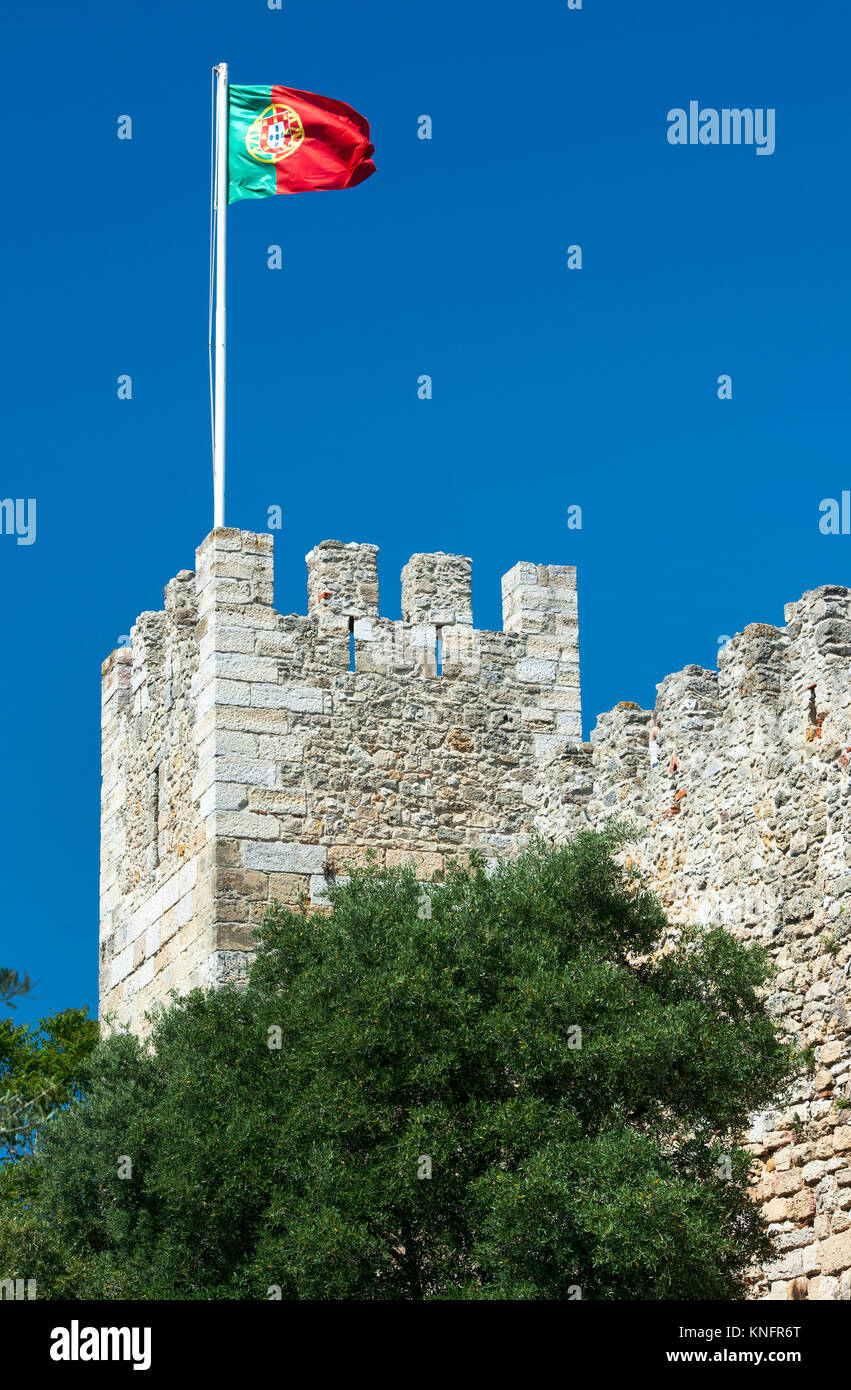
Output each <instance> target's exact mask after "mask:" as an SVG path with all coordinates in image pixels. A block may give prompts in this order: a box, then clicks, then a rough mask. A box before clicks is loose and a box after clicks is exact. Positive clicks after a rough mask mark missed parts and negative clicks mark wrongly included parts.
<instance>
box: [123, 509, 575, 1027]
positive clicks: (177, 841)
mask: <svg viewBox="0 0 851 1390" xmlns="http://www.w3.org/2000/svg"><path fill="white" fill-rule="evenodd" d="M307 569H308V601H307V616H306V617H305V616H298V615H290V616H282V615H280V614H278V613H276V612H275V609H274V607H273V567H272V537H271V535H268V534H265V535H254V534H252V533H250V532H245V531H237V530H229V529H219V530H216V531H214V532H212V533H211V534H210V535H209V536H208V537H207V538H206V540H205V541H204V543H203V544H202V545H201V547H200V548H199V550H198V552H197V556H196V569H195V571H194V572H190V571H186V570H182V571H181V572H180V574H179V575H178V576H177V578H176V579H175V580H173V581H172V582H171V583H170V584H169V585H168V587H167V588H166V591H165V607H164V611H163V612H161V613H144V614H142V615H141V617H140V618H139V619H138V621H137V623H136V625H135V627H134V628H133V630H132V633H131V643H132V645H131V647H129V648H123V649H120V650H118V651H116V652H113V653H112V655H111V656H110V657H109V659H108V660H107V661H106V662H105V664H104V667H103V794H102V852H101V924H100V1003H101V1015H102V1017H104V1018H107V1017H109V1018H111V1019H112V1020H113V1023H114V1025H115V1026H127V1027H129V1028H131V1029H132V1030H134V1031H136V1032H139V1033H143V1032H145V1031H146V1027H147V1025H146V1023H145V1019H144V1014H145V1011H146V1010H148V1009H150V1008H151V1007H152V1006H153V1005H155V1004H157V1003H158V1002H162V1001H164V1000H166V998H167V997H168V994H169V992H170V991H171V990H172V989H176V990H178V991H179V992H184V991H186V990H188V989H190V988H192V987H194V986H196V985H201V986H208V985H216V984H220V983H222V982H224V981H226V980H232V979H236V978H239V977H240V975H242V974H243V973H244V971H245V969H246V966H247V963H248V960H249V959H250V953H251V949H252V932H253V930H254V928H255V927H256V926H257V924H258V923H259V921H260V919H261V918H262V916H263V914H264V912H265V910H266V908H267V906H268V904H269V902H270V901H273V900H275V899H278V900H280V901H281V902H283V903H287V904H295V903H296V902H298V901H299V899H300V898H301V897H302V896H305V897H307V898H308V899H309V900H310V901H311V902H312V903H314V904H320V903H321V902H322V898H323V894H324V892H325V889H326V885H327V883H328V881H329V879H331V878H333V876H334V875H336V874H338V873H342V872H344V871H345V866H346V864H347V863H352V862H358V861H360V860H362V859H363V856H364V854H365V852H366V850H367V849H371V850H372V851H374V852H375V853H376V855H377V856H378V859H379V862H381V863H383V864H386V865H388V866H393V865H398V864H401V863H403V862H411V863H413V864H414V866H415V868H416V871H417V873H418V874H419V875H420V876H421V877H422V878H423V879H427V878H430V877H431V876H432V875H433V874H435V873H440V872H441V871H443V869H444V868H445V865H446V861H447V859H448V858H449V857H452V856H463V855H464V854H466V853H467V852H468V851H469V850H471V849H478V850H481V851H483V852H484V853H485V855H487V856H490V857H494V856H496V855H497V854H502V853H505V852H509V851H511V850H512V849H515V848H517V847H518V846H520V845H521V844H523V843H524V842H525V841H526V840H527V839H528V837H529V836H530V835H531V834H532V832H533V830H534V823H535V815H536V809H537V796H538V786H539V779H540V774H541V769H542V766H543V765H544V762H545V761H546V760H547V759H550V758H552V757H553V756H556V755H558V754H559V753H561V752H562V751H564V750H565V749H567V748H568V747H569V746H570V745H571V744H572V743H575V742H576V740H578V739H579V738H580V737H581V734H580V704H579V651H578V626H577V607H576V573H575V570H573V569H570V568H567V567H565V566H543V565H533V564H528V563H524V564H520V565H516V566H515V567H514V569H513V570H511V571H510V573H509V574H508V575H506V577H505V579H504V580H503V595H504V628H505V630H504V631H503V632H482V631H479V630H477V629H475V628H474V627H473V613H472V599H471V578H470V575H471V564H470V561H469V559H467V558H466V557H464V556H459V555H445V554H443V553H438V554H434V555H414V556H413V557H412V558H411V560H410V561H409V562H408V564H407V565H406V566H405V568H404V570H403V572H402V611H403V619H402V621H401V622H392V621H390V620H388V619H386V618H382V617H381V616H380V612H379V595H378V571H377V548H376V547H375V546H373V545H356V544H349V545H346V544H343V543H342V542H340V541H323V542H321V544H319V545H317V546H316V547H315V548H314V549H313V550H312V551H311V552H310V554H309V555H308V556H307Z"/></svg>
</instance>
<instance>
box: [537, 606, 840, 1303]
mask: <svg viewBox="0 0 851 1390" xmlns="http://www.w3.org/2000/svg"><path fill="white" fill-rule="evenodd" d="M785 616H786V626H785V627H782V628H777V627H771V626H768V625H766V624H761V623H760V624H753V625H752V626H750V627H747V628H745V630H744V632H743V633H741V634H740V635H738V636H736V637H734V638H733V639H732V640H731V641H730V642H728V643H727V644H726V646H724V647H723V648H722V649H721V652H720V654H719V662H718V665H719V669H718V671H717V672H715V671H705V670H703V669H701V668H700V667H698V666H687V667H686V669H685V670H684V671H680V672H678V673H677V674H676V675H671V676H668V677H666V679H665V680H664V681H662V683H661V685H659V686H658V687H657V691H658V694H657V700H656V706H655V710H654V711H650V710H643V709H641V708H640V707H639V706H638V705H635V704H630V703H624V704H621V705H618V706H617V707H616V708H615V709H614V710H612V711H611V712H610V713H608V714H605V715H602V716H600V718H599V720H598V723H597V727H596V728H595V730H594V731H593V733H592V735H591V742H590V744H587V745H581V746H578V747H575V748H572V749H567V750H554V752H553V754H552V756H551V758H550V763H549V768H548V769H546V770H545V772H544V773H543V774H542V783H541V806H540V813H539V817H538V821H537V828H538V829H540V830H541V831H542V833H543V834H545V835H546V836H548V837H549V838H551V839H553V840H555V841H559V840H561V839H563V838H564V837H565V836H568V835H570V834H572V833H574V832H575V831H576V830H577V829H581V828H582V827H583V826H587V825H588V824H589V823H592V824H594V825H599V824H601V823H603V822H604V821H605V820H606V819H607V818H608V817H609V816H611V815H613V814H620V815H623V816H625V817H626V818H627V819H629V820H632V821H633V822H634V823H635V824H636V825H637V826H638V828H639V831H640V832H641V833H642V835H643V838H642V839H641V840H640V841H639V842H638V843H637V844H636V845H635V847H634V852H633V855H632V857H633V858H634V860H635V862H637V863H639V864H640V865H641V866H642V868H643V869H644V870H646V872H647V873H648V874H649V876H650V879H651V880H652V883H653V886H654V887H655V889H656V891H657V892H658V893H659V894H660V896H661V898H662V900H663V902H664V903H665V906H666V908H667V910H668V914H669V919H670V920H671V922H672V923H673V924H675V925H676V924H677V923H681V924H684V923H692V922H707V923H708V922H713V923H714V922H720V923H721V924H723V925H725V926H727V927H728V928H729V929H730V930H732V931H734V932H735V933H736V934H738V935H739V936H741V937H743V938H744V939H746V940H752V941H760V942H762V943H763V944H765V945H766V946H767V947H768V948H769V950H770V952H771V954H772V956H773V957H774V960H775V963H776V966H777V970H778V974H777V977H776V980H775V982H774V985H773V991H772V994H771V997H770V1007H771V1009H772V1010H773V1012H774V1014H775V1015H776V1017H777V1020H778V1022H779V1024H780V1025H781V1029H782V1031H783V1032H784V1033H785V1034H787V1035H794V1036H795V1037H796V1038H798V1039H799V1040H800V1041H801V1042H802V1043H805V1044H809V1045H811V1046H813V1047H814V1049H815V1055H816V1058H817V1068H816V1072H815V1076H814V1077H813V1078H811V1079H805V1080H803V1081H802V1082H801V1083H800V1084H799V1085H797V1086H796V1087H795V1088H794V1089H793V1091H792V1093H791V1094H790V1095H789V1096H788V1097H787V1099H786V1102H785V1103H784V1104H783V1105H781V1106H780V1107H779V1108H778V1109H777V1110H776V1111H775V1112H773V1113H771V1114H767V1115H758V1116H754V1117H753V1120H752V1129H751V1133H750V1135H749V1139H750V1144H751V1147H752V1150H753V1153H754V1154H755V1156H756V1157H757V1158H758V1159H759V1160H760V1176H759V1182H758V1184H757V1185H756V1186H755V1189H754V1196H755V1199H756V1200H758V1201H760V1202H761V1203H762V1205H763V1211H764V1215H765V1218H766V1220H767V1222H768V1223H769V1227H770V1229H771V1231H772V1232H773V1233H774V1235H775V1237H776V1245H777V1251H778V1254H777V1258H776V1259H775V1260H773V1261H772V1262H771V1263H769V1264H768V1265H767V1266H766V1268H765V1270H764V1271H762V1272H761V1274H760V1276H759V1277H758V1278H757V1279H756V1281H755V1284H754V1293H755V1295H756V1296H761V1297H769V1298H774V1299H785V1298H816V1299H838V1298H843V1299H849V1298H851V1272H850V1271H851V1109H848V1108H846V1105H845V1104H844V1103H847V1102H848V1101H849V1100H851V925H849V919H851V838H849V832H851V794H849V763H848V758H849V756H851V749H849V745H851V702H849V696H851V662H849V657H851V595H849V591H848V590H847V589H844V588H837V587H824V588H820V589H815V590H813V591H812V592H810V593H807V594H804V596H803V598H802V599H801V600H800V602H799V603H794V604H789V605H788V606H787V608H786V614H785ZM809 687H814V688H813V689H810V688H809ZM654 726H655V727H656V728H657V729H658V730H659V733H658V735H657V737H656V739H655V742H656V743H657V744H658V746H659V757H658V765H657V766H656V768H655V769H653V768H651V766H650V752H649V744H650V733H651V729H652V728H653V727H654Z"/></svg>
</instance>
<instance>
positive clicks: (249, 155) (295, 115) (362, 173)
mask: <svg viewBox="0 0 851 1390" xmlns="http://www.w3.org/2000/svg"><path fill="white" fill-rule="evenodd" d="M374 153H375V151H374V149H373V147H372V145H371V144H370V142H369V122H368V121H367V120H366V119H365V118H364V117H363V116H361V115H359V113H358V112H357V111H354V110H353V109H352V107H351V106H347V105H346V103H345V102H343V101H333V100H332V99H331V98H330V97H320V96H316V95H314V93H313V92H299V91H297V90H296V88H295V87H234V86H231V87H229V88H228V181H229V187H228V202H229V203H236V202H239V200H240V198H268V197H269V196H270V195H271V194H273V193H309V192H311V191H313V190H315V189H327V188H354V186H355V184H358V183H363V181H364V179H368V178H369V176H370V174H374V173H375V165H374V164H373V162H372V155H373V154H374Z"/></svg>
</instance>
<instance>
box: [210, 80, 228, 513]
mask: <svg viewBox="0 0 851 1390" xmlns="http://www.w3.org/2000/svg"><path fill="white" fill-rule="evenodd" d="M216 71H217V73H218V84H217V104H216V395H215V424H214V427H213V495H214V497H213V502H214V505H213V525H214V526H216V527H218V526H224V524H225V375H226V373H225V352H226V348H225V329H226V321H225V304H226V300H225V268H226V260H225V251H226V233H227V208H228V65H227V63H219V65H218V67H217V69H216Z"/></svg>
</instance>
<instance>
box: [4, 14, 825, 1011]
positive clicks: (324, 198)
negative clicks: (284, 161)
mask: <svg viewBox="0 0 851 1390" xmlns="http://www.w3.org/2000/svg"><path fill="white" fill-rule="evenodd" d="M2 38H3V53H4V106H5V109H6V113H7V115H6V123H5V131H6V157H5V174H4V182H5V189H6V201H5V215H4V217H3V219H2V223H0V238H2V268H3V309H4V312H3V330H2V339H1V340H2V354H3V363H2V389H3V435H4V440H3V443H4V447H3V463H2V469H0V498H3V497H12V498H19V497H20V498H29V497H34V498H36V499H37V506H38V510H37V539H36V543H35V544H34V545H31V546H17V545H16V544H15V542H14V539H13V538H10V537H8V536H5V535H3V536H0V585H2V590H0V592H2V599H3V601H2V607H0V641H1V642H2V658H3V660H2V671H3V680H2V688H1V689H0V728H2V748H3V755H2V767H3V794H2V798H0V801H1V802H2V804H0V845H1V846H2V850H0V854H2V885H3V896H2V908H0V911H2V919H0V920H2V925H0V964H4V965H9V966H13V967H16V968H17V969H19V970H21V971H27V972H28V973H29V974H30V975H33V976H36V977H37V978H38V979H39V981H40V985H39V990H38V995H37V998H36V999H35V1000H34V1001H31V1002H25V1003H24V1004H23V1005H22V1007H21V1008H20V1009H19V1013H18V1017H20V1018H32V1017H37V1016H38V1015H39V1014H41V1013H45V1012H48V1011H52V1010H54V1009H58V1008H63V1007H69V1006H72V1005H82V1004H89V1005H91V1006H92V1007H93V1008H94V1006H95V1005H96V992H97V976H96V971H97V932H98V820H99V752H100V750H99V699H100V664H101V661H102V660H103V658H104V657H105V656H106V655H107V653H108V652H109V651H110V650H111V649H112V648H113V647H114V646H116V644H117V642H118V639H119V637H120V635H121V634H122V633H126V632H128V631H129V628H130V625H131V623H132V622H133V620H134V619H135V617H136V615H137V614H138V613H139V612H140V611H141V610H144V609H151V608H158V607H160V606H161V601H162V586H163V585H164V584H165V583H166V581H167V580H168V579H169V578H170V577H171V576H172V575H174V574H175V573H176V572H177V571H178V570H179V569H181V568H183V567H188V568H191V567H193V565H194V551H195V547H196V545H197V544H198V543H199V542H200V540H201V539H202V538H203V536H204V535H205V534H206V532H207V531H208V530H209V529H210V526H211V514H212V500H211V476H210V457H209V411H208V396H207V346H206V343H207V336H206V335H207V236H208V190H209V134H208V132H209V115H210V112H209V84H210V68H211V66H212V64H213V63H215V62H217V61H219V60H220V59H225V60H227V61H228V62H229V64H230V72H231V79H232V80H233V81H234V82H237V83H258V84H259V83H269V84H272V83H282V84H285V85H289V86H295V87H303V88H307V89H308V90H311V91H316V92H320V93H324V94H326V95H329V96H333V97H337V98H340V99H342V100H345V101H348V102H350V103H351V104H352V105H354V106H355V107H357V108H358V110H360V111H362V112H363V113H364V114H365V115H366V116H367V117H368V118H369V119H370V121H371V122H372V130H373V140H374V143H375V146H376V162H377V164H378V169H379V172H378V174H377V176H376V177H374V178H372V179H371V180H369V181H368V182H367V183H365V184H363V185H362V186H361V187H360V188H357V189H355V190H353V191H350V192H345V193H328V194H315V195H312V196H309V195H301V196H296V197H279V198H269V199H266V200H264V201H258V202H243V203H241V204H238V205H237V206H236V207H235V208H233V209H232V210H231V215H230V219H229V242H230V256H229V269H230V287H229V288H230V293H229V301H230V302H229V325H230V327H229V345H230V363H229V368H230V383H229V387H230V389H229V411H230V414H229V497H228V521H229V523H230V524H232V525H238V526H242V527H247V528H254V529H263V528H264V527H265V524H266V516H267V507H268V506H270V505H272V504H279V505H281V506H282V507H283V509H284V529H283V532H282V533H281V534H280V535H279V536H278V538H277V539H276V550H277V576H276V579H277V605H278V608H279V609H280V610H282V611H284V612H293V611H304V609H305V594H304V588H305V575H304V562H303V557H304V554H305V552H306V551H307V550H308V549H309V548H310V547H311V546H312V545H313V544H315V542H317V541H318V540H321V539H323V538H325V537H337V538H339V539H342V540H358V541H372V542H375V543H377V544H378V545H379V546H380V548H381V552H380V558H379V563H380V575H381V583H382V611H383V612H384V613H385V614H386V615H387V616H389V617H398V616H399V583H398V575H399V570H400V568H401V566H402V565H403V564H404V562H405V560H406V559H407V558H408V556H409V555H410V554H411V553H412V552H414V551H423V550H425V551H427V550H438V549H442V550H448V551H459V552H462V553H464V554H467V555H470V556H472V557H473V560H474V568H473V573H474V590H473V599H474V610H475V619H476V624H477V626H480V627H488V628H493V627H499V626H501V616H500V600H499V580H500V576H501V575H502V574H503V573H504V572H505V571H506V570H507V569H508V568H509V567H510V566H511V565H512V564H514V562H515V561H517V560H520V559H523V560H534V561H538V562H545V563H570V564H575V565H577V566H578V568H579V585H580V623H581V640H582V661H583V671H582V675H583V711H584V728H585V730H586V732H587V731H588V730H589V729H590V728H591V727H593V724H594V722H595V719H596V715H597V714H598V712H600V711H601V710H605V709H608V708H610V707H611V706H612V705H613V704H615V703H616V702H617V701H619V700H622V699H635V700H638V701H640V702H641V703H642V704H644V705H647V704H651V703H652V701H653V698H654V687H655V684H656V683H657V682H658V681H660V680H661V679H662V678H663V677H664V676H665V675H666V674H667V673H668V672H669V671H673V670H676V669H678V668H679V667H681V666H683V665H685V664H687V663H690V662H698V663H701V664H703V665H706V666H713V665H714V664H715V659H716V650H717V642H718V638H719V636H720V635H721V634H726V633H733V632H736V631H738V630H740V629H741V628H742V627H743V626H744V625H745V624H746V623H748V622H752V621H764V622H781V621H782V605H783V603H784V601H787V600H789V599H795V598H797V597H798V596H799V595H800V594H801V593H802V592H803V590H805V589H807V588H812V587H813V586H815V585H817V584H822V583H827V582H840V583H841V582H847V581H848V580H849V578H851V574H849V546H851V538H847V537H845V538H843V537H825V536H823V535H821V534H820V532H819V528H818V521H819V502H820V500H821V499H822V498H825V497H839V496H840V493H841V491H842V489H843V488H851V466H849V463H848V448H847V438H846V436H847V432H848V426H847V396H848V374H849V347H848V322H849V284H848V255H849V253H848V247H849V245H850V244H851V236H850V235H849V191H848V190H849V181H848V174H849V169H848V135H847V131H848V121H849V106H848V74H847V54H848V49H849V40H851V13H849V10H848V7H846V6H842V5H839V4H838V3H837V2H836V0H807V3H806V4H804V3H803V0H716V3H713V4H703V5H698V4H694V3H688V4H686V3H684V0H653V3H646V4H645V3H641V0H584V4H583V9H582V11H581V12H578V11H571V10H569V9H568V8H567V5H566V3H565V0H536V2H535V3H532V4H526V5H517V4H515V3H509V2H508V0H487V2H486V0H464V3H463V4H459V3H458V0H431V3H429V4H422V5H419V4H402V3H400V0H362V3H360V4H357V5H353V4H352V3H351V0H345V2H344V0H324V3H320V2H319V0H315V3H311V4H308V5H306V4H296V3H294V0H284V8H283V10H282V11H270V10H269V9H268V7H267V5H266V0H229V3H224V0H207V3H205V4H203V5H199V4H197V3H193V4H188V3H186V0H167V3H166V0H122V3H121V4H114V3H106V0H81V2H80V3H77V4H76V5H74V6H73V7H72V6H68V5H67V4H63V5H61V6H60V5H57V4H33V3H31V0H28V3H26V4H24V3H22V2H21V0H7V2H6V4H5V6H4V14H3V20H2ZM690 100H697V101H699V102H700V103H701V106H704V107H714V108H716V109H720V108H722V107H724V106H731V107H762V108H767V107H773V108H774V109H775V110H776V113H777V114H776V142H777V144H776V151H775V153H774V154H773V155H771V156H769V157H765V156H757V154H756V152H755V150H754V149H753V148H747V147H739V148H734V147H715V148H713V147H701V146H698V147H685V148H679V147H672V146H671V145H669V143H668V141H667V113H668V111H669V109H671V108H673V107H687V105H688V103H689V101H690ZM422 114H428V115H430V116H431V117H432V119H433V123H434V138H433V139H432V140H431V142H425V141H420V140H418V139H417V118H418V116H420V115H422ZM121 115H130V116H131V117H132V119H133V139H132V141H119V140H118V139H117V138H116V129H117V119H118V117H119V116H121ZM272 243H279V244H281V245H282V246H283V249H284V269H283V270H282V271H280V272H274V271H270V270H269V269H267V266H266V248H267V246H269V245H270V244H272ZM572 243H579V244H581V246H582V248H583V257H584V268H583V269H582V271H581V272H571V271H569V270H568V269H567V268H566V248H567V247H568V246H569V245H570V244H572ZM122 373H129V374H130V375H131V376H132V378H133V399H132V401H130V402H127V401H119V400H118V399H117V395H116V390H117V388H116V380H117V378H118V376H119V375H120V374H122ZM423 373H428V374H430V375H431V376H432V377H433V380H434V398H433V400H431V401H419V400H418V399H417V389H416V385H417V378H418V377H419V376H420V375H421V374H423ZM722 373H728V374H730V376H731V377H732V381H733V399H732V400H731V401H723V402H722V401H719V400H718V399H717V395H716V392H717V378H718V377H719V376H720V375H721V374H722ZM572 504H579V505H580V506H581V507H582V509H583V529H582V531H581V532H576V531H569V530H568V529H567V525H566V519H567V508H568V507H569V506H571V505H572Z"/></svg>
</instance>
